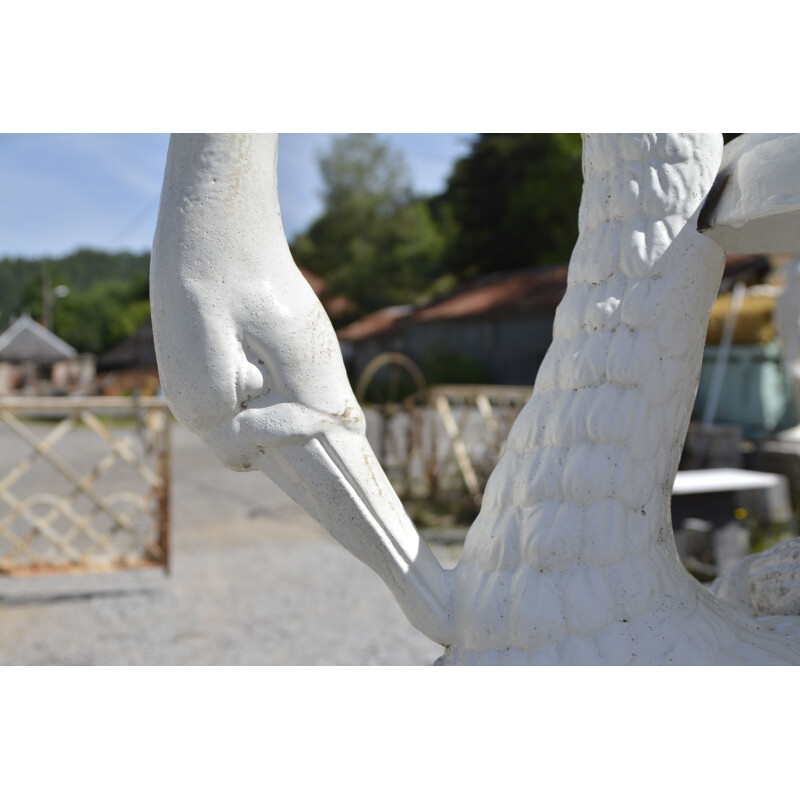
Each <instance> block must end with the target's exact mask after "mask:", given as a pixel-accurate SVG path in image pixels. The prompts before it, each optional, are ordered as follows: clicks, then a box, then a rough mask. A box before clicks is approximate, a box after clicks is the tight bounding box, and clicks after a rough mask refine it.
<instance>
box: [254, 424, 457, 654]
mask: <svg viewBox="0 0 800 800" xmlns="http://www.w3.org/2000/svg"><path fill="white" fill-rule="evenodd" d="M252 466H253V467H257V468H258V469H260V470H261V471H262V472H263V473H264V474H265V475H266V476H267V477H268V478H270V480H272V481H273V482H274V483H275V484H277V486H279V487H280V488H281V489H283V491H284V492H286V494H288V495H289V496H290V497H291V498H292V500H294V501H295V502H296V503H297V504H298V505H299V506H300V507H301V508H303V509H304V510H305V511H306V512H307V513H308V514H309V515H310V516H311V517H312V518H313V519H315V520H316V521H317V522H318V523H319V524H320V525H322V527H323V528H325V529H326V530H327V531H329V532H330V533H331V534H332V535H333V536H334V538H336V539H337V540H338V541H339V542H340V543H341V544H343V545H344V546H345V547H346V548H347V549H348V550H349V551H350V552H351V553H352V554H353V555H355V556H356V557H357V558H359V559H360V560H361V561H363V562H364V563H365V564H367V565H368V566H369V567H371V568H372V569H373V570H375V571H376V572H377V573H378V574H379V575H381V576H382V577H383V579H384V580H385V581H386V582H387V584H388V586H389V588H390V589H391V591H392V593H393V594H394V596H395V597H396V598H397V600H398V602H399V603H400V606H401V607H402V608H403V610H404V612H405V613H406V616H408V618H409V621H410V622H411V624H412V625H414V627H416V628H417V629H418V630H420V631H422V632H423V633H424V634H426V635H427V636H428V637H430V638H431V639H433V640H434V641H437V642H439V643H441V644H448V643H449V642H450V640H451V635H450V631H449V616H450V615H449V605H450V593H451V586H450V578H451V575H450V573H449V572H448V571H446V570H443V569H442V568H441V566H440V565H439V563H438V561H436V558H435V556H434V555H433V553H432V552H431V551H430V549H429V548H428V546H427V545H426V544H425V543H424V542H422V540H421V539H420V538H419V534H418V533H417V531H416V529H415V527H414V525H413V523H412V522H411V520H410V519H409V517H408V515H407V514H406V511H405V509H404V508H403V505H402V503H401V502H400V499H399V498H398V497H397V494H396V493H395V491H394V489H393V488H392V485H391V484H390V483H389V480H388V479H387V478H386V476H385V474H384V472H383V470H382V469H381V467H380V465H379V463H378V460H377V458H376V457H375V454H374V453H373V451H372V448H371V447H370V446H369V443H368V442H367V440H366V438H365V437H364V436H363V435H361V434H360V433H359V432H357V431H354V430H350V429H348V428H346V427H343V426H339V427H334V426H330V427H328V428H326V429H325V430H323V431H319V432H317V433H315V434H314V435H313V436H309V437H302V438H301V437H292V438H291V439H288V440H287V441H286V443H285V444H280V445H276V446H272V447H270V448H269V449H266V448H264V450H263V452H261V451H260V450H259V455H258V456H257V457H256V458H255V460H254V463H253V464H252ZM376 545H377V546H376Z"/></svg>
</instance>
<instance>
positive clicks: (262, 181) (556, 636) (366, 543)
mask: <svg viewBox="0 0 800 800" xmlns="http://www.w3.org/2000/svg"><path fill="white" fill-rule="evenodd" d="M733 145H735V146H733ZM729 147H730V149H728V148H726V149H725V151H724V152H723V143H722V137H721V136H720V135H707V134H699V135H694V134H677V135H661V134H641V135H621V136H616V135H586V136H585V137H584V154H583V163H584V177H585V183H584V189H583V196H582V200H581V206H580V213H579V227H580V233H579V237H578V241H577V244H576V246H575V250H574V252H573V254H572V258H571V260H570V266H569V278H568V288H567V291H566V294H565V296H564V299H563V301H562V302H561V304H560V306H559V308H558V311H557V313H556V319H555V324H554V337H553V343H552V345H551V347H550V349H549V351H548V353H547V356H546V358H545V360H544V362H543V363H542V366H541V369H540V371H539V374H538V376H537V379H536V385H535V388H534V392H533V396H532V398H531V400H530V402H529V403H528V404H527V406H526V407H525V408H524V410H523V411H522V413H521V414H520V416H519V418H518V419H517V421H516V423H515V425H514V427H513V429H512V431H511V433H510V435H509V438H508V443H507V446H506V450H505V453H504V455H503V457H502V459H501V460H500V462H499V463H498V465H497V467H496V469H495V471H494V473H493V474H492V476H491V479H490V480H489V483H488V485H487V488H486V492H485V496H484V501H483V506H482V508H481V511H480V515H479V516H478V518H477V519H476V521H475V523H474V524H473V525H472V527H471V529H470V531H469V534H468V536H467V539H466V543H465V546H464V552H463V557H462V559H461V562H460V563H459V565H458V566H457V567H456V568H455V569H453V570H445V569H443V568H442V567H441V566H440V565H439V563H438V562H437V560H436V558H435V557H434V555H433V553H432V552H431V550H430V549H429V548H428V546H427V545H426V544H425V542H424V541H422V540H421V539H420V537H419V536H418V534H417V532H416V530H415V528H414V526H413V524H412V523H411V521H410V520H409V518H408V516H407V515H406V513H405V511H404V509H403V506H402V504H401V503H400V501H399V499H398V498H397V496H396V494H395V492H394V490H393V489H392V487H391V485H390V483H389V481H388V480H387V478H386V476H385V475H384V473H383V471H382V469H381V467H380V466H379V464H378V462H377V459H376V458H375V456H374V454H373V452H372V450H371V449H370V446H369V445H368V444H367V440H366V437H365V435H364V430H365V424H364V415H363V412H362V411H361V409H360V408H359V406H358V404H357V403H356V400H355V397H354V396H353V393H352V391H351V389H350V385H349V383H348V380H347V376H346V374H345V370H344V366H343V363H342V359H341V355H340V350H339V346H338V342H337V339H336V336H335V334H334V331H333V328H332V326H331V324H330V322H329V320H328V318H327V316H326V314H325V312H324V311H323V309H322V306H321V304H320V303H319V301H318V300H317V297H316V296H315V294H314V293H313V291H312V290H311V288H310V287H309V285H308V284H307V282H306V281H305V279H304V278H303V277H302V275H301V274H300V272H299V271H298V269H297V268H296V266H295V264H294V263H293V261H292V257H291V255H290V253H289V248H288V245H287V243H286V238H285V235H284V232H283V226H282V223H281V216H280V209H279V205H278V191H277V170H276V167H277V155H278V138H277V135H243V134H242V135H239V134H220V135H211V134H185V135H175V136H173V137H172V140H171V142H170V147H169V154H168V157H167V166H166V174H165V178H164V187H163V191H162V195H161V206H160V211H159V218H158V226H157V230H156V234H155V241H154V243H153V255H152V268H151V292H150V294H151V302H152V316H153V330H154V336H155V344H156V352H157V356H158V364H159V371H160V374H161V380H162V385H163V389H164V392H165V394H166V396H167V398H168V399H169V402H170V405H171V407H172V410H173V412H174V413H175V416H176V417H177V418H178V420H179V421H180V422H181V423H182V424H183V425H184V426H186V427H187V428H189V429H190V430H192V431H194V432H195V433H197V434H198V435H199V436H200V437H201V438H202V440H203V441H204V442H205V443H206V445H207V446H208V447H209V448H210V449H211V450H212V451H213V452H214V454H215V455H216V456H218V457H219V458H220V459H221V460H222V461H223V462H224V463H225V464H227V465H228V466H229V467H231V468H233V469H237V470H253V469H260V470H262V471H263V472H264V473H265V474H266V475H267V476H268V477H269V478H270V479H271V480H273V481H274V482H275V483H276V484H277V485H278V486H280V487H281V488H282V489H283V490H284V491H286V492H287V494H289V495H290V496H291V497H292V498H293V499H294V500H295V501H296V502H298V503H299V504H300V505H301V506H302V507H303V508H304V509H305V510H306V511H307V512H308V513H309V514H310V515H311V516H312V517H313V518H314V519H315V520H317V521H318V522H319V523H320V524H321V525H322V526H323V527H325V528H326V529H327V530H328V531H329V532H330V533H331V534H332V535H333V536H334V537H335V538H336V539H337V540H338V541H339V542H341V544H343V545H344V546H345V547H346V548H347V549H348V550H349V551H350V552H351V553H352V554H353V555H355V556H356V557H358V558H359V559H361V560H362V561H364V562H365V563H366V564H367V565H369V566H370V567H371V568H372V569H373V570H375V572H377V573H378V575H379V576H380V577H381V578H382V579H383V580H384V582H385V583H386V584H387V585H388V587H389V588H390V589H391V591H392V593H393V594H394V596H395V598H396V599H397V602H398V603H399V604H400V606H401V608H402V609H403V611H404V612H405V614H406V616H407V617H408V619H409V620H410V622H411V623H412V624H413V625H414V626H415V627H416V628H418V629H419V630H420V631H422V632H423V633H424V634H426V635H427V636H428V637H430V638H431V639H433V640H434V641H436V642H439V643H441V644H442V645H443V646H444V655H443V659H442V661H443V663H444V664H797V663H800V625H798V624H797V623H798V620H799V619H800V618H798V617H793V616H787V615H785V614H784V612H785V611H786V609H785V608H782V607H780V604H779V603H776V602H773V601H774V600H776V599H777V598H779V597H781V596H784V595H785V594H786V592H787V591H788V592H790V593H791V592H792V591H794V592H795V593H797V587H798V584H800V581H799V580H798V578H797V575H796V572H797V571H796V570H795V571H794V572H793V571H792V569H791V565H792V564H796V563H797V562H796V560H795V559H796V556H797V552H798V549H797V547H796V546H794V547H793V549H792V547H790V548H789V549H788V554H787V553H786V552H784V551H782V550H779V551H778V552H772V553H768V554H765V555H763V556H761V557H760V558H761V559H762V565H763V567H762V568H758V565H757V564H756V566H755V567H753V566H752V563H751V565H750V566H749V567H748V569H747V571H746V574H739V575H738V577H736V579H735V580H731V581H728V583H727V584H725V582H724V580H723V581H721V582H719V583H718V585H717V586H716V587H715V589H716V592H717V594H714V593H712V592H711V591H709V590H708V589H706V588H704V587H703V586H702V585H701V584H700V583H698V582H697V581H696V580H695V579H694V578H692V577H691V576H690V575H689V574H688V573H687V572H686V570H685V569H684V568H683V566H682V565H681V563H680V561H679V558H678V554H677V551H676V548H675V543H674V539H673V535H672V527H671V521H670V496H671V490H672V485H673V482H674V479H675V474H676V471H677V469H678V461H679V458H680V454H681V449H682V447H683V442H684V438H685V436H686V431H687V426H688V423H689V416H690V413H691V410H692V405H693V401H694V397H695V392H696V390H697V384H698V380H699V375H700V366H701V359H702V351H703V344H704V339H705V332H706V327H707V323H708V316H709V313H710V309H711V306H712V304H713V302H714V299H715V297H716V293H717V290H718V287H719V283H720V279H721V276H722V270H723V267H724V263H725V250H724V249H723V248H724V247H729V248H732V249H735V250H736V251H739V252H742V251H747V250H750V249H757V250H771V251H798V252H800V241H797V240H796V239H797V234H798V232H800V227H798V226H797V225H796V224H795V223H796V220H797V215H798V209H800V162H798V158H797V156H796V155H795V154H796V153H797V152H798V150H800V148H798V141H797V138H795V137H793V136H779V135H775V134H773V135H767V136H751V137H742V138H741V139H739V140H734V142H733V143H732V146H729ZM701 231H702V232H701ZM784 549H786V548H784ZM752 558H753V557H751V559H752ZM764 559H766V562H765V561H764ZM770 559H772V560H771V561H770ZM756 560H757V559H756ZM787 564H788V565H789V568H787V567H786V565H787ZM753 593H755V595H757V596H758V600H759V604H757V607H756V605H754V603H753V602H752V597H753V596H755V595H754V594H753ZM789 610H790V611H791V609H789ZM799 610H800V609H799ZM794 613H797V612H794ZM759 615H760V616H759Z"/></svg>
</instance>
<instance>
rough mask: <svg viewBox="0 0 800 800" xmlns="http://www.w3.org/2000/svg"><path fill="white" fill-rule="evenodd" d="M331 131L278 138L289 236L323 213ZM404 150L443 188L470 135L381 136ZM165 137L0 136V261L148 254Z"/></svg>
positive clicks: (417, 169) (433, 185) (418, 182)
mask: <svg viewBox="0 0 800 800" xmlns="http://www.w3.org/2000/svg"><path fill="white" fill-rule="evenodd" d="M332 135H333V134H326V133H294V134H292V133H287V134H282V135H281V144H280V152H279V158H278V186H279V192H280V201H281V213H282V216H283V221H284V226H285V228H286V234H287V236H288V237H289V238H290V239H291V238H292V236H293V235H294V234H295V233H297V232H299V231H301V230H303V229H304V228H305V227H306V226H307V225H308V224H309V223H310V222H311V221H312V220H313V219H314V218H315V217H316V216H317V215H319V213H320V212H321V210H322V206H321V203H320V200H319V196H318V194H319V191H320V187H321V183H320V179H319V170H318V168H317V161H316V153H317V152H318V151H319V150H320V149H324V148H325V146H326V144H327V143H328V142H329V141H330V137H331V136H332ZM380 135H381V136H382V137H383V138H385V139H386V140H387V141H389V142H390V143H391V144H392V146H393V147H395V148H396V149H398V150H400V151H402V152H403V154H404V156H405V158H406V162H407V163H408V166H409V168H410V171H411V175H412V179H413V184H414V189H415V190H416V191H417V192H419V193H435V192H438V191H440V190H441V189H443V188H444V185H445V181H446V179H447V176H448V175H449V173H450V169H451V167H452V165H453V162H454V161H455V160H456V159H458V158H460V157H461V156H463V155H465V154H466V153H467V152H468V151H469V147H470V141H472V139H473V138H474V134H467V133H442V134H432V133H388V134H380ZM168 142H169V136H168V135H167V134H145V133H132V134H122V133H114V134H91V133H75V134H60V133H42V134H26V133H8V134H0V258H1V257H6V256H8V257H16V256H29V257H35V256H43V255H45V256H56V257H58V256H62V255H66V254H67V253H70V252H72V251H74V250H75V249H77V248H78V247H84V246H86V247H93V248H97V249H102V250H122V249H128V250H133V251H135V252H140V251H142V250H149V248H150V244H151V242H152V238H153V232H154V230H155V224H156V214H157V210H158V196H159V192H160V188H161V179H162V176H163V172H164V162H165V159H166V154H167V145H168Z"/></svg>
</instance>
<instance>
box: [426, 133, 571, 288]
mask: <svg viewBox="0 0 800 800" xmlns="http://www.w3.org/2000/svg"><path fill="white" fill-rule="evenodd" d="M582 183H583V175H582V171H581V140H580V136H579V135H578V134H570V133H549V134H541V133H484V134H481V135H480V136H479V137H478V138H477V140H476V141H475V143H474V144H473V147H472V151H471V152H470V153H469V155H467V156H466V157H464V158H463V159H461V160H460V161H458V162H457V163H456V165H455V167H454V169H453V172H452V174H451V176H450V178H449V180H448V185H447V189H446V191H445V193H444V195H443V196H442V197H440V198H438V199H437V201H436V203H435V206H434V207H435V208H437V211H438V214H437V216H438V218H439V219H441V220H442V222H443V224H446V225H447V229H448V236H447V239H448V244H447V252H446V256H445V263H446V266H447V268H448V269H449V270H451V271H452V272H454V273H455V274H456V275H458V276H459V277H462V278H463V277H469V276H472V275H475V274H477V273H483V272H493V271H498V270H500V271H502V270H507V269H516V268H521V267H533V266H539V265H544V264H548V263H554V262H558V261H566V260H567V259H568V258H569V256H570V253H571V251H572V248H573V247H574V245H575V241H576V239H577V236H578V206H579V205H580V196H581V186H582Z"/></svg>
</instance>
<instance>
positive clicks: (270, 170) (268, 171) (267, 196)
mask: <svg viewBox="0 0 800 800" xmlns="http://www.w3.org/2000/svg"><path fill="white" fill-rule="evenodd" d="M277 163H278V134H276V133H258V134H248V133H179V134H173V135H172V136H171V137H170V144H169V150H168V153H167V167H166V172H165V175H164V184H163V188H162V192H161V209H160V212H159V222H158V228H159V230H157V232H156V242H159V241H160V240H163V239H164V238H165V237H170V238H174V239H175V240H177V241H180V242H181V243H182V245H183V246H186V244H187V243H188V244H190V245H192V244H193V243H196V244H197V245H202V244H203V241H202V240H203V237H204V236H213V237H214V238H215V239H216V241H217V243H218V245H224V246H225V247H227V248H229V249H230V248H232V247H234V246H235V247H236V248H237V249H238V250H241V251H242V252H260V253H261V254H262V256H263V257H266V258H269V257H270V254H271V252H272V251H273V250H275V249H276V248H279V249H280V250H281V253H280V256H281V257H286V256H287V255H288V245H287V244H286V237H285V235H284V232H283V223H282V220H281V212H280V205H279V202H278V177H277ZM187 228H191V230H187ZM187 234H188V235H187ZM198 234H199V236H198ZM218 250H219V248H216V249H214V248H212V251H213V252H215V254H218ZM235 255H236V254H234V253H231V257H232V258H233V257H235ZM275 255H278V254H277V253H276V254H275ZM176 261H177V260H176ZM181 263H182V264H183V265H184V266H191V267H192V268H193V269H195V270H197V277H198V278H206V277H211V276H213V275H215V274H217V273H218V272H219V264H218V263H214V262H212V261H211V260H208V261H206V260H204V259H202V258H198V259H195V260H193V261H191V262H188V263H187V262H186V261H185V260H184V261H182V262H181Z"/></svg>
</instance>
